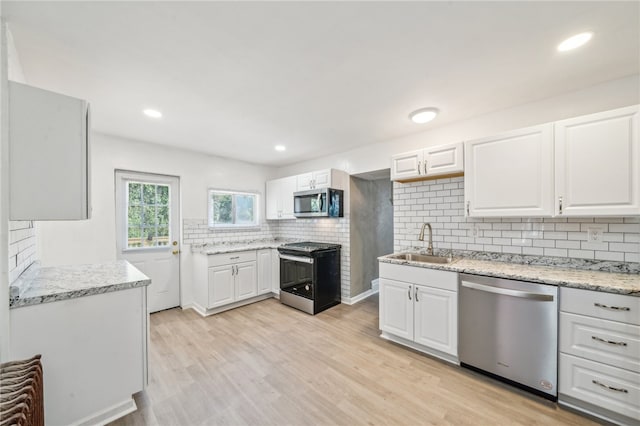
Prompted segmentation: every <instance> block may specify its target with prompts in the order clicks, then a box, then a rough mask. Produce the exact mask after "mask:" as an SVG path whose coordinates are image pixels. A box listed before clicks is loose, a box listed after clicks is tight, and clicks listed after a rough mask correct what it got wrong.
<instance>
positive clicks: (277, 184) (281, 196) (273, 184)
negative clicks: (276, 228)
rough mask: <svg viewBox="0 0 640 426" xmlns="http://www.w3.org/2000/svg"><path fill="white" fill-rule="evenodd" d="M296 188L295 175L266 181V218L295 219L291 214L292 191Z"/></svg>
mask: <svg viewBox="0 0 640 426" xmlns="http://www.w3.org/2000/svg"><path fill="white" fill-rule="evenodd" d="M296 189H297V177H296V176H289V177H286V178H282V179H274V180H270V181H267V185H266V196H265V199H266V213H267V214H266V216H267V219H268V220H276V219H295V216H294V215H293V193H294V192H296Z"/></svg>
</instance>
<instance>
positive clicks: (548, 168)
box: [464, 124, 553, 217]
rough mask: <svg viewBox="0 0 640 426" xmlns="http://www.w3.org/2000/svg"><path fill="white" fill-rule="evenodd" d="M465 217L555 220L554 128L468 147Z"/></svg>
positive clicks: (523, 131) (485, 140)
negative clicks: (514, 217) (553, 218)
mask: <svg viewBox="0 0 640 426" xmlns="http://www.w3.org/2000/svg"><path fill="white" fill-rule="evenodd" d="M464 150H465V157H466V159H465V163H466V164H465V177H464V188H465V190H464V195H465V211H466V214H467V216H479V217H492V216H494V217H496V216H501V217H504V216H516V217H526V216H533V217H550V216H552V215H553V124H543V125H540V126H534V127H528V128H525V129H519V130H514V131H511V132H507V133H503V134H501V135H498V136H492V137H487V138H482V139H477V140H472V141H467V142H465V146H464Z"/></svg>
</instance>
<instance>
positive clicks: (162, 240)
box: [156, 226, 169, 246]
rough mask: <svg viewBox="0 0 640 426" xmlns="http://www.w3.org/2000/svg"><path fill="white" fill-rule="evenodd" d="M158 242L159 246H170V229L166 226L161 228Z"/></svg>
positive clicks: (159, 228) (157, 238) (158, 233)
mask: <svg viewBox="0 0 640 426" xmlns="http://www.w3.org/2000/svg"><path fill="white" fill-rule="evenodd" d="M156 242H157V245H159V246H166V245H169V228H168V227H166V226H159V227H158V232H157V236H156Z"/></svg>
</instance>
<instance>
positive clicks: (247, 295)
mask: <svg viewBox="0 0 640 426" xmlns="http://www.w3.org/2000/svg"><path fill="white" fill-rule="evenodd" d="M271 252H272V250H271V249H264V250H250V251H243V252H235V253H225V254H215V255H200V254H198V255H195V256H194V271H193V276H194V279H193V283H194V286H193V302H192V303H187V304H185V305H187V306H191V307H193V308H194V309H195V310H196V311H197V312H198V313H200V314H201V315H210V314H215V313H218V312H222V311H225V310H227V309H232V308H235V307H238V306H242V305H246V304H247V303H253V302H257V301H260V300H263V299H267V298H269V297H272V296H273V294H272V279H273V275H274V274H273V260H272V253H271Z"/></svg>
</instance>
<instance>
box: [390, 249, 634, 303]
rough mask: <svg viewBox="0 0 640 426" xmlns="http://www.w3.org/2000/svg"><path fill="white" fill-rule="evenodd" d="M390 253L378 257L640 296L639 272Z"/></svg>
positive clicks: (404, 263)
mask: <svg viewBox="0 0 640 426" xmlns="http://www.w3.org/2000/svg"><path fill="white" fill-rule="evenodd" d="M390 256H392V255H387V256H381V257H379V258H378V260H379V261H380V262H384V263H393V264H397V265H408V266H417V267H421V268H429V269H439V270H445V271H452V272H460V273H466V274H475V275H484V276H490V277H497V278H507V279H514V280H522V281H531V282H536V283H541V284H549V285H556V286H562V287H573V288H581V289H585V290H595V291H602V292H607V293H618V294H627V295H631V296H638V297H640V275H639V274H638V273H619V272H603V271H598V270H585V269H575V268H567V267H558V266H544V265H531V264H523V263H509V262H503V261H495V260H480V259H472V258H465V257H454V260H453V262H452V263H449V264H434V263H424V262H413V261H407V260H401V259H392V258H390Z"/></svg>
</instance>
